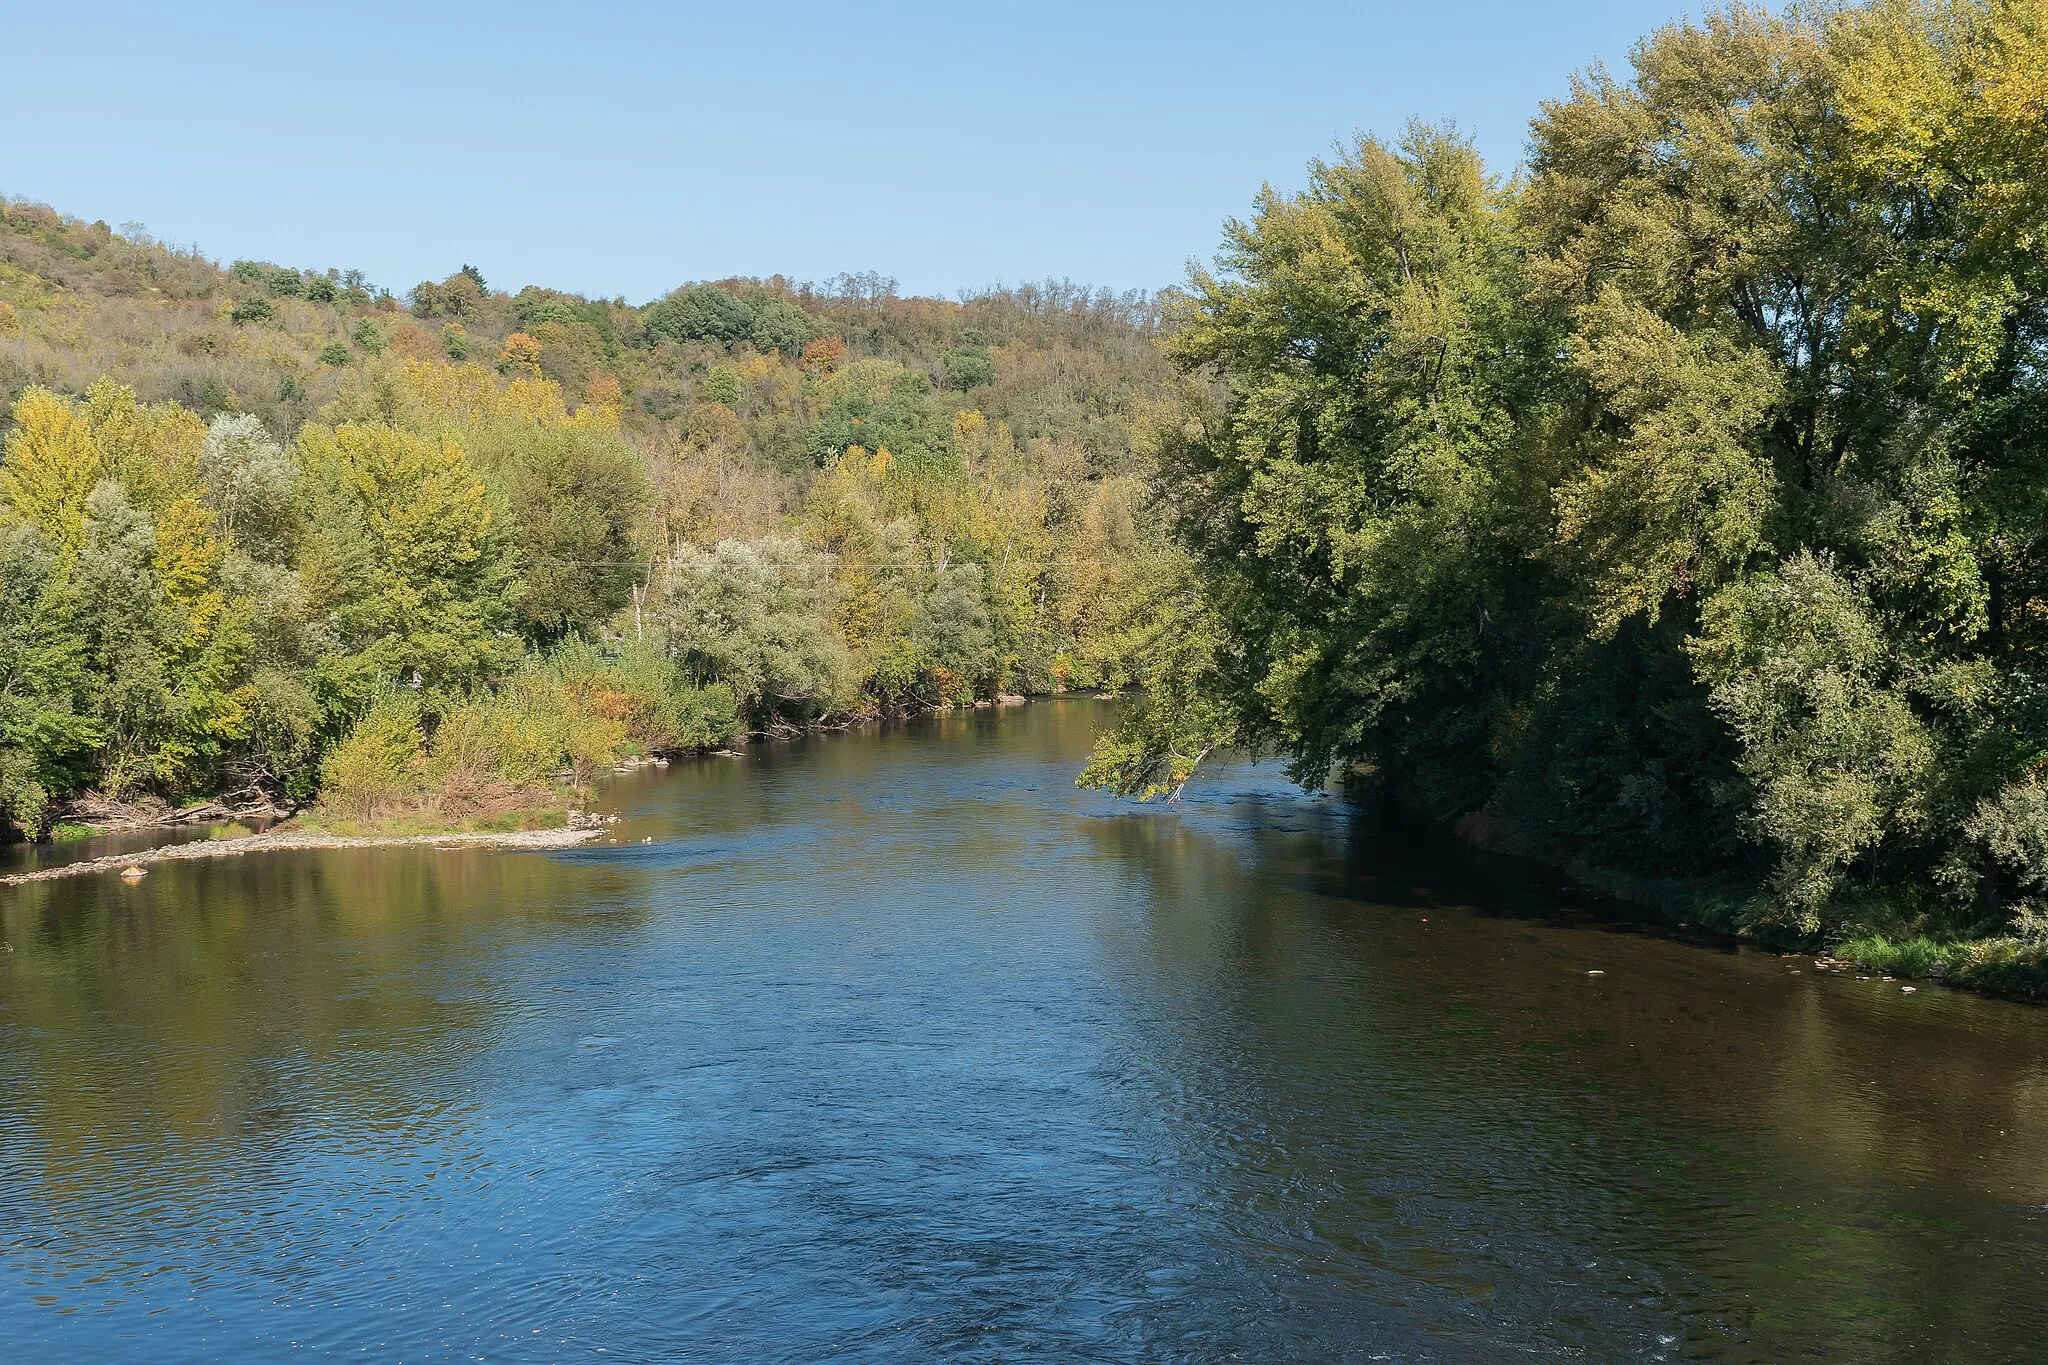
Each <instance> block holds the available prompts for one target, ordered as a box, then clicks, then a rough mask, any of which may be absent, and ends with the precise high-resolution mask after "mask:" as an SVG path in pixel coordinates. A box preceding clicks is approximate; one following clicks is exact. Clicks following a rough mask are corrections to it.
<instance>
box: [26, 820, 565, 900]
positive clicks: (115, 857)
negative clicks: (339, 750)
mask: <svg viewBox="0 0 2048 1365" xmlns="http://www.w3.org/2000/svg"><path fill="white" fill-rule="evenodd" d="M604 829H605V826H604V823H603V822H602V821H601V820H597V821H591V822H589V823H579V824H575V825H570V826H567V827H564V828H560V829H525V830H512V831H508V832H506V833H475V834H394V835H349V834H308V833H300V832H298V831H291V830H278V831H273V832H266V833H263V834H250V835H245V836H243V837H241V838H236V839H207V840H202V841H200V842H197V843H190V844H170V845H167V846H166V847H163V848H152V849H146V850H143V851H142V852H139V853H117V854H111V855H109V856H107V857H104V858H86V859H81V860H80V861H78V862H75V863H60V864H58V865H57V866H56V867H45V868H38V869H37V870H35V871H33V872H15V873H11V874H9V875H7V876H0V886H20V885H22V884H23V883H26V882H47V881H55V880H56V879H57V878H59V877H84V876H90V875H92V874H94V873H99V872H115V873H119V872H125V871H127V870H128V869H129V868H131V867H132V868H140V869H143V870H145V871H146V870H147V869H148V867H149V866H150V864H152V863H167V862H181V861H184V860H186V859H191V858H229V857H235V856H237V855H240V854H244V853H269V852H283V851H290V850H305V849H332V848H402V847H408V846H409V847H415V848H540V849H546V848H571V847H573V846H575V845H577V844H581V843H585V842H587V841H589V840H591V839H595V838H597V837H598V836H599V835H601V834H603V833H604Z"/></svg>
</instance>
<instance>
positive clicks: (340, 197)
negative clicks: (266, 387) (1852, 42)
mask: <svg viewBox="0 0 2048 1365" xmlns="http://www.w3.org/2000/svg"><path fill="white" fill-rule="evenodd" d="M12 9H13V12H12V13H10V14H9V15H8V16H7V18H6V20H5V28H6V31H7V37H8V43H9V46H10V47H11V48H12V49H13V56H12V57H11V59H10V60H9V61H8V63H7V66H8V73H7V84H8V86H9V87H10V88H9V90H8V95H7V98H6V105H7V114H6V119H7V124H8V128H7V131H6V133H5V134H4V135H0V193H4V194H8V195H13V196H18V197H24V198H29V199H35V200H40V201H42V202H45V203H50V204H53V205H55V206H56V207H57V208H59V209H62V210H64V211H66V212H69V213H74V214H77V215H79V216H81V217H84V218H88V219H90V218H104V219H106V220H107V221H108V222H110V223H114V224H120V223H123V222H130V221H137V222H141V223H144V224H146V225H147V226H148V227H149V229H150V230H151V231H152V232H154V233H155V234H156V235H157V236H159V237H162V238H165V239H168V240H172V241H177V242H181V243H183V242H197V243H198V244H199V245H200V246H201V247H202V248H203V249H204V250H205V251H206V252H207V253H208V254H209V255H212V256H215V257H218V258H220V259H222V260H227V259H231V258H234V257H242V256H247V257H254V258H257V259H264V260H275V261H279V262H285V263H290V264H293V265H301V266H315V267H326V266H330V265H331V266H341V267H356V268H360V269H362V270H364V271H365V272H366V273H367V274H368V275H369V277H370V278H371V279H372V280H373V281H375V282H377V283H379V284H383V285H386V286H389V287H391V288H393V289H396V290H401V291H402V290H404V289H406V288H409V287H410V286H411V285H412V284H414V283H415V282H417V281H418V280H420V279H422V278H425V277H429V276H431V277H434V278H439V277H440V276H443V275H445V274H447V273H448V272H449V271H451V270H453V269H454V268H455V267H456V266H458V265H461V264H462V263H464V262H472V263H474V264H476V265H477V266H478V267H479V268H480V269H481V270H482V271H483V272H484V274H485V275H486V276H487V277H488V278H489V280H490V281H491V283H492V285H493V286H494V287H511V288H517V287H518V286H519V285H521V284H526V283H544V284H549V285H552V286H554V287H557V288H564V289H574V290H579V291H583V292H586V293H590V294H595V295H604V296H611V295H624V296H625V297H626V298H627V299H628V300H629V301H632V302H641V301H644V300H645V299H648V298H651V297H654V296H656V295H658V294H660V293H663V292H665V291H666V290H668V289H670V288H672V287H673V286H675V285H676V284H678V283H681V282H682V281H684V280H689V279H704V278H718V277H722V276H726V275H765V274H770V273H774V272H778V271H779V272H781V273H783V274H786V275H790V276H792V277H794V278H797V279H820V280H822V279H825V278H827V277H829V276H831V275H834V274H837V273H839V272H840V271H859V270H878V271H881V272H883V273H884V274H889V275H894V276H896V277H897V278H898V279H900V280H901V281H902V282H903V286H904V288H905V289H906V290H909V291H913V292H919V293H939V294H947V295H950V294H953V293H954V292H956V291H957V290H960V289H963V288H975V287H980V286H983V285H988V284H992V283H996V282H998V281H1002V282H1010V283H1014V282H1017V281H1019V280H1026V279H1038V278H1043V277H1046V276H1053V277H1064V278H1070V279H1074V280H1077V281H1084V282H1087V283H1092V284H1100V285H1109V286H1112V287H1115V288H1156V287H1158V286H1161V285H1166V284H1171V283H1174V282H1175V281H1177V280H1179V279H1180V278H1181V277H1182V275H1183V273H1184V269H1185V265H1186V262H1187V261H1188V260H1189V259H1190V258H1191V257H1200V258H1203V259H1206V258H1207V257H1209V256H1210V255H1211V254H1212V253H1213V252H1214V250H1215V247H1216V243H1217V240H1218V237H1219V227H1220V225H1221V223H1222V222H1223V220H1224V219H1225V218H1226V217H1228V216H1229V215H1232V214H1237V213H1242V212H1243V211H1244V210H1245V208H1246V206H1247V205H1248V204H1249V202H1250V200H1251V197H1252V196H1253V195H1254V194H1255V193H1256V192H1257V190H1258V188H1259V185H1260V184H1261V183H1262V182H1264V181H1271V182H1272V183H1273V184H1275V185H1276V186H1279V187H1282V188H1291V187H1294V186H1297V185H1299V184H1300V183H1301V180H1302V169H1303V167H1304V165H1305V164H1306V163H1307V161H1308V160H1309V159H1310V158H1312V157H1315V156H1318V155H1322V154H1325V153H1327V152H1328V151H1329V149H1330V147H1331V145H1332V142H1333V140H1335V139H1337V138H1341V137H1348V136H1349V135H1350V134H1352V133H1353V132H1354V131H1367V132H1377V133H1382V134H1389V135H1391V134H1396V133H1398V131H1399V129H1400V127H1401V125H1402V123H1403V122H1404V121H1405V120H1406V119H1407V118H1408V117H1409V116H1411V115H1421V116H1423V117H1425V118H1429V119H1443V118H1454V119H1456V120H1457V122H1458V123H1459V125H1460V126H1461V127H1463V128H1464V129H1465V130H1466V131H1468V132H1469V133H1471V134H1472V135H1473V136H1474V137H1475V138H1476V139H1477V140H1478V142H1479V145H1480V147H1481V148H1482V150H1484V151H1485V153H1486V154H1487V156H1488V158H1489V160H1491V161H1492V162H1493V163H1494V164H1495V165H1496V166H1497V167H1498V168H1500V169H1501V170H1506V169H1509V168H1510V167H1511V166H1512V165H1513V164H1514V162H1516V161H1517V160H1518V159H1519V158H1520V157H1521V155H1522V149H1523V139H1524V134H1525V129H1526V125H1527V121H1528V118H1529V116H1530V115H1531V114H1532V113H1533V112H1534V111H1535V109H1536V105H1537V102H1538V101H1539V100H1542V99H1545V98H1550V97H1555V96H1557V95H1560V94H1562V93H1563V92H1564V91H1565V90H1566V88H1567V82H1568V79H1569V77H1570V74H1571V73H1572V72H1573V71H1574V70H1577V69H1579V68H1581V67H1584V66H1586V65H1587V64H1589V63H1591V62H1593V61H1595V60H1604V61H1606V62H1608V63H1609V64H1610V65H1611V66H1615V67H1623V66H1625V65H1626V59H1627V53H1628V49H1629V47H1630V45H1631V44H1632V43H1633V42H1634V40H1635V39H1636V38H1637V37H1639V36H1641V35H1642V34H1643V33H1645V32H1647V31H1648V30H1649V29H1651V28H1653V27H1655V26H1657V25H1658V24H1661V23H1663V22H1666V21H1668V20H1670V19H1672V18H1674V17H1677V16H1678V15H1680V14H1681V13H1682V12H1683V11H1682V10H1681V9H1680V8H1679V7H1678V6H1677V5H1674V4H1672V3H1669V0H1549V2H1548V3H1543V4H1529V3H1507V2H1506V0H1445V2H1444V3H1440V4H1438V5H1436V6H1433V7H1431V6H1415V5H1412V4H1403V5H1394V4H1383V3H1377V0H1375V2H1373V3H1352V4H1342V3H1309V2H1308V0H1302V2H1300V3H1287V2H1286V0H1268V2H1267V3H1263V4H1259V3H1254V4H1236V5H1228V6H1225V5H1211V4H1192V3H1190V4H1152V3H1145V4H1119V3H1114V0H1098V3H1093V4H1086V3H1065V2H1064V0H1061V2H1059V3H1043V4H1032V5H1022V4H962V3H958V2H957V0H956V2H955V3H952V4H947V5H932V4H916V5H860V4H854V3H842V4H837V5H814V4H809V3H781V4H775V5H760V4H757V5H746V4H739V3H727V4H722V5H717V6H698V5H681V4H677V5H655V4H629V3H591V4H585V5H581V6H571V5H567V4H554V5H530V4H524V3H518V2H516V0H502V2H501V3H496V4H492V5H488V6H484V5H468V4H433V3H428V2H427V0H416V2H415V3H411V4H392V3H386V0H367V3H362V4H358V5H353V6H339V5H337V6H319V7H314V6H291V5H287V6H271V5H218V4H204V3H195V4H190V5H184V6H173V5H165V4H162V3H161V0H158V2H157V3H152V4H147V5H143V4H131V3H127V2H126V0H114V2H113V3H104V4H99V5H94V6H91V7H82V6H60V5H36V6H18V7H12ZM31 54H32V55H31Z"/></svg>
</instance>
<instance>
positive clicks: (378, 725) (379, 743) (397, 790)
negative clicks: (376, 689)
mask: <svg viewBox="0 0 2048 1365" xmlns="http://www.w3.org/2000/svg"><path fill="white" fill-rule="evenodd" d="M425 743H426V737H425V735H424V734H423V733H422V730H421V727H420V703H419V698H418V697H417V696H415V695H413V694H412V693H410V692H387V693H385V694H384V695H383V696H381V697H379V698H377V700H376V701H375V702H373V703H371V705H370V709H369V710H368V711H366V712H364V713H363V716H362V718H361V719H360V720H358V721H357V722H356V723H355V725H354V726H353V727H352V728H351V729H350V730H349V732H348V734H347V735H345V736H343V738H342V740H341V742H340V743H339V744H337V745H335V746H334V748H333V749H332V750H331V751H330V752H329V753H328V755H327V761H326V762H325V763H323V764H322V765H321V775H322V776H323V777H324V778H325V791H324V795H325V798H326V800H327V803H328V804H329V805H330V806H333V807H334V808H335V809H337V810H339V811H341V812H342V813H344V814H346V815H351V816H353V817H355V818H357V819H363V820H366V819H370V818H372V817H373V816H375V815H376V814H377V813H378V812H379V811H380V810H381V809H383V808H384V807H386V806H388V805H390V804H392V803H393V802H396V801H399V800H401V799H403V798H405V797H407V796H412V795H415V794H416V793H418V791H419V790H420V786H421V782H420V778H421V772H420V767H421V753H422V750H423V749H424V747H425Z"/></svg>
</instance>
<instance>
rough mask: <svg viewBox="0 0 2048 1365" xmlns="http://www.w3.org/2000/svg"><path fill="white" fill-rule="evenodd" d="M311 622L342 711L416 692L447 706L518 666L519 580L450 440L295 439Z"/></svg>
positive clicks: (389, 432) (473, 476)
mask: <svg viewBox="0 0 2048 1365" xmlns="http://www.w3.org/2000/svg"><path fill="white" fill-rule="evenodd" d="M299 458H300V464H301V468H302V470H303V484H302V487H303V489H304V498H305V502H306V511H305V525H306V527H307V531H306V543H305V549H304V551H303V553H302V555H301V558H300V562H299V568H300V573H301V575H302V577H303V579H304V583H305V592H306V597H307V610H308V612H309V614H310V615H311V616H312V618H313V619H314V620H315V621H316V622H318V623H319V624H320V626H321V628H322V629H323V630H324V631H325V632H327V633H328V634H329V635H330V636H331V638H332V639H333V640H334V642H335V650H334V653H333V655H332V656H331V657H330V658H329V659H327V660H326V661H324V662H323V664H322V673H323V684H324V686H325V687H326V688H327V689H328V691H329V692H330V694H331V695H332V696H333V697H334V698H335V700H336V701H337V702H338V703H339V704H340V705H342V706H343V707H344V708H351V707H358V706H361V705H364V704H366V703H367V702H368V700H369V699H370V698H371V697H373V696H375V695H377V694H378V692H379V691H381V690H382V689H385V688H388V687H391V686H393V685H397V684H416V685H417V686H420V687H422V688H425V689H427V690H428V691H429V692H430V693H435V694H439V695H444V696H445V695H453V694H457V693H460V692H463V691H465V690H467V689H469V688H471V687H473V686H475V685H477V684H480V683H483V682H485V681H488V680H489V679H490V678H492V677H495V676H497V675H499V674H501V673H503V672H505V671H506V670H507V669H508V668H510V666H511V665H512V663H513V661H514V660H515V659H517V657H518V655H519V640H518V637H517V635H516V634H514V627H515V625H516V624H517V621H518V602H519V575H518V568H517V563H516V560H515V557H514V555H513V552H512V548H511V545H510V544H509V541H508V538H507V535H506V530H505V526H504V520H503V516H502V513H501V509H500V507H499V506H498V504H497V502H496V500H495V499H493V497H492V496H491V493H490V490H489V489H488V487H487V486H486V485H485V482H484V480H483V478H482V477H481V476H480V475H479V474H478V472H477V471H476V470H475V469H474V468H472V467H471V465H470V463H469V461H468V460H467V459H466V458H465V457H464V455H463V452H462V447H461V446H460V445H459V444H457V443H456V441H455V440H454V439H453V438H447V437H444V438H441V439H428V438H425V437H420V436H415V435H413V434H411V433H409V432H405V431H400V430H398V429H396V428H393V427H388V426H377V425H368V426H352V425H344V426H340V427H326V426H321V425H317V424H315V425H309V426H307V427H306V428H305V429H304V430H303V431H302V432H301V433H300V434H299Z"/></svg>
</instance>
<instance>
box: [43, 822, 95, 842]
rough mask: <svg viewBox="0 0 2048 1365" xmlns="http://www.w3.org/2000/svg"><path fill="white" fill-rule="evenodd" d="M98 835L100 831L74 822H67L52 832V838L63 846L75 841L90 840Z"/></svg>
mask: <svg viewBox="0 0 2048 1365" xmlns="http://www.w3.org/2000/svg"><path fill="white" fill-rule="evenodd" d="M98 833H99V831H98V830H96V829H94V828H93V827H92V826H91V825H81V824H78V823H76V822H74V821H70V820H66V821H65V822H64V823H62V824H60V825H58V826H57V827H56V828H55V829H53V830H51V831H50V838H52V839H53V840H55V841H56V842H58V843H60V844H62V843H69V842H70V841H71V840H73V839H90V838H91V837H92V836H93V835H95V834H98Z"/></svg>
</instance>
